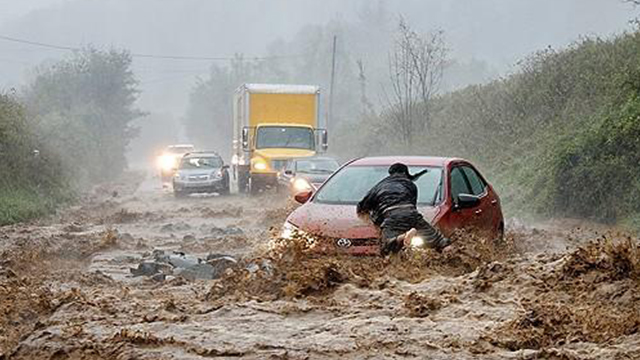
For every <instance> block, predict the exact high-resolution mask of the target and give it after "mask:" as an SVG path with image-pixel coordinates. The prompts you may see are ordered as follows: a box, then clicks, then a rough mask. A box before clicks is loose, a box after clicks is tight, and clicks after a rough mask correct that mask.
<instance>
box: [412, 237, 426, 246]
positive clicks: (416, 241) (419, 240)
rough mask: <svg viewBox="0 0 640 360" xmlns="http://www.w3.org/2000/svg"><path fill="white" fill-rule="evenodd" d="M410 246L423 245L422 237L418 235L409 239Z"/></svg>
mask: <svg viewBox="0 0 640 360" xmlns="http://www.w3.org/2000/svg"><path fill="white" fill-rule="evenodd" d="M410 244H411V247H414V248H421V247H424V239H423V238H421V237H420V236H414V237H413V238H412V239H411V241H410Z"/></svg>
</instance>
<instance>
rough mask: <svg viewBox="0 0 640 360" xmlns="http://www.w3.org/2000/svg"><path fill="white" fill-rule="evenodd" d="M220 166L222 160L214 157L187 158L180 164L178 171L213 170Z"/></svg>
mask: <svg viewBox="0 0 640 360" xmlns="http://www.w3.org/2000/svg"><path fill="white" fill-rule="evenodd" d="M221 166H222V159H220V158H219V157H215V156H207V157H205V156H203V157H191V156H190V157H188V158H184V159H182V161H181V162H180V169H215V168H219V167H221Z"/></svg>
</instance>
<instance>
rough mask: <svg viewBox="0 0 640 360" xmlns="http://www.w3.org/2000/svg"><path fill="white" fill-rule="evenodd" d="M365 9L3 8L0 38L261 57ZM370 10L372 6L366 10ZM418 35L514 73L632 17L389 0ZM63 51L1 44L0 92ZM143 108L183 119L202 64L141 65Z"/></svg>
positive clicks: (609, 11) (299, 1)
mask: <svg viewBox="0 0 640 360" xmlns="http://www.w3.org/2000/svg"><path fill="white" fill-rule="evenodd" d="M365 2H366V1H345V0H322V1H320V0H269V1H266V0H218V1H210V0H20V1H17V0H2V1H1V2H0V4H1V6H0V35H5V36H11V37H17V38H24V39H27V40H31V41H38V42H45V43H52V44H59V45H66V46H81V45H86V44H94V45H96V46H109V45H113V46H117V47H123V48H127V49H130V50H131V51H133V52H138V53H149V54H168V55H188V56H189V55H193V56H222V57H225V56H231V55H233V54H234V53H244V54H247V55H261V54H263V53H264V52H265V49H266V47H267V46H268V45H269V43H271V42H273V41H275V40H277V39H284V40H287V39H290V38H292V37H293V36H294V35H295V34H296V32H298V31H300V29H302V28H303V27H304V26H305V25H307V24H322V23H326V22H327V21H329V20H332V19H337V20H342V21H352V20H353V21H355V20H357V19H358V17H359V16H361V13H362V9H363V6H364V3H365ZM369 3H376V1H374V0H369ZM382 3H383V4H384V6H385V7H386V8H387V9H388V11H389V12H390V13H392V14H402V15H403V16H405V17H406V18H407V20H408V21H409V23H410V24H412V26H414V27H415V28H418V29H420V30H428V29H433V28H441V29H443V30H444V31H445V32H446V35H447V40H448V42H449V44H450V47H451V50H452V55H453V56H454V57H455V58H457V59H460V60H462V61H464V60H468V59H472V58H473V59H476V60H481V61H486V62H487V63H488V64H489V65H490V66H491V67H492V68H493V69H495V70H497V71H499V72H504V71H507V70H509V67H510V65H512V64H513V63H514V62H515V61H516V60H517V59H519V58H521V57H523V56H524V55H526V54H527V53H529V52H531V51H534V50H536V49H540V48H543V47H546V46H549V45H550V46H554V47H557V46H562V45H565V44H567V43H568V42H570V41H572V40H574V39H576V38H577V37H579V36H580V35H583V34H591V35H593V34H598V35H605V36H606V35H608V34H611V33H615V32H619V31H622V30H624V29H626V28H628V27H629V24H628V20H629V19H631V18H632V17H633V15H634V12H633V10H632V9H631V8H630V6H629V5H627V4H623V3H622V2H621V1H619V0H481V1H479V0H456V1H445V0H401V1H400V0H396V1H392V0H388V1H383V2H382ZM63 53H64V51H59V50H53V49H46V48H40V47H34V46H30V45H25V44H17V43H11V42H7V41H3V40H0V61H1V62H2V66H1V70H0V87H2V88H5V89H6V88H7V87H10V86H18V85H19V84H20V83H21V82H22V81H24V79H25V76H28V71H27V70H28V69H29V68H30V67H32V66H34V65H37V64H38V63H40V62H41V61H43V60H45V59H49V58H58V57H60V56H62V55H63ZM135 66H136V71H137V73H138V76H139V78H140V79H141V81H142V84H141V87H142V89H143V90H144V92H143V94H142V96H141V103H142V104H141V105H142V106H144V107H154V108H156V109H159V110H162V111H170V112H174V113H177V114H179V113H181V112H182V111H183V108H184V106H185V101H186V91H187V90H188V89H189V87H190V85H191V84H192V83H193V81H194V79H195V77H196V76H198V75H203V74H206V72H207V69H208V67H209V63H208V62H206V61H177V60H157V59H136V60H135Z"/></svg>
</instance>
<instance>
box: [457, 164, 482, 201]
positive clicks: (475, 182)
mask: <svg viewBox="0 0 640 360" xmlns="http://www.w3.org/2000/svg"><path fill="white" fill-rule="evenodd" d="M462 171H464V174H465V175H467V180H469V185H471V193H472V194H473V195H481V194H482V193H484V189H485V188H486V184H485V183H484V181H482V179H481V178H480V176H479V175H478V173H477V172H476V171H475V170H473V169H472V168H471V167H469V166H463V167H462Z"/></svg>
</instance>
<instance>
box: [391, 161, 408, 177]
mask: <svg viewBox="0 0 640 360" xmlns="http://www.w3.org/2000/svg"><path fill="white" fill-rule="evenodd" d="M389 175H405V176H407V177H408V176H410V175H409V168H408V167H407V165H405V164H402V163H395V164H393V165H391V166H389Z"/></svg>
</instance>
